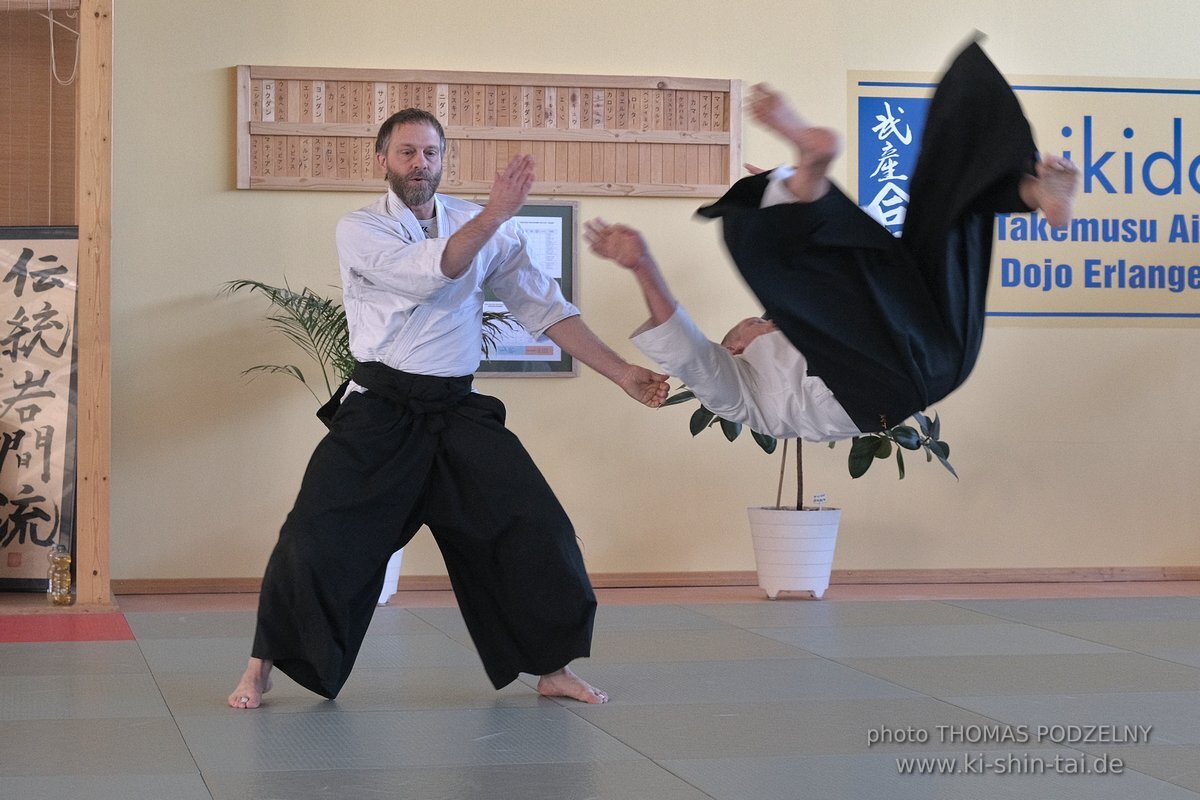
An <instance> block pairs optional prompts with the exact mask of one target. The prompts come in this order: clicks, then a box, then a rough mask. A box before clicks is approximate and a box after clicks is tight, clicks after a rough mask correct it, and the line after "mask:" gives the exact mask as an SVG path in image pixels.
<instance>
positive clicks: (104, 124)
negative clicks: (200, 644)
mask: <svg viewBox="0 0 1200 800" xmlns="http://www.w3.org/2000/svg"><path fill="white" fill-rule="evenodd" d="M113 3H114V0H82V2H81V3H80V8H79V35H80V61H79V89H78V103H79V113H78V115H77V118H76V145H77V148H78V149H77V157H78V169H77V172H76V175H77V178H78V180H77V187H78V205H77V208H78V215H77V218H78V221H79V295H78V303H79V308H78V316H77V321H76V335H77V336H78V346H79V350H78V353H79V361H78V373H77V380H78V395H77V397H78V448H77V452H78V457H77V483H76V494H75V497H76V518H75V519H76V528H75V529H76V534H75V551H76V573H75V574H76V592H77V594H76V602H77V604H78V605H79V606H82V607H87V606H108V605H111V604H112V591H111V585H110V572H109V525H110V505H109V472H110V463H109V462H110V454H111V450H112V413H111V412H112V391H111V383H110V382H111V377H112V368H111V367H112V356H111V354H112V348H111V311H110V302H109V301H110V293H111V266H112V263H111V261H112V55H113Z"/></svg>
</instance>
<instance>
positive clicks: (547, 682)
mask: <svg viewBox="0 0 1200 800" xmlns="http://www.w3.org/2000/svg"><path fill="white" fill-rule="evenodd" d="M537 690H538V694H540V695H542V696H543V697H566V698H569V699H571V700H578V701H579V702H581V703H591V704H593V705H595V704H599V703H607V702H608V693H607V692H603V691H601V690H599V689H597V688H596V687H594V686H592V685H591V684H590V683H588V682H587V681H585V680H584V679H583V678H581V677H579V676H578V675H576V674H575V673H574V672H572V671H571V669H570V667H563V668H562V669H560V670H559V671H558V672H551V673H549V674H547V675H543V676H542V677H541V678H539V679H538V684H537Z"/></svg>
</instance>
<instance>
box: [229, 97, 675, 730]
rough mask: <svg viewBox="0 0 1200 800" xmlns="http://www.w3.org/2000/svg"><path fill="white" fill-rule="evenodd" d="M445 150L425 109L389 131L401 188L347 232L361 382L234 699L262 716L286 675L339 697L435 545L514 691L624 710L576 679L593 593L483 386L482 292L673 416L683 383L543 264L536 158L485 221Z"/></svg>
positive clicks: (273, 562) (500, 186)
mask: <svg viewBox="0 0 1200 800" xmlns="http://www.w3.org/2000/svg"><path fill="white" fill-rule="evenodd" d="M445 151H446V138H445V133H444V131H443V130H442V126H441V125H440V124H439V123H438V120H437V118H436V117H434V116H433V115H431V114H429V113H428V112H426V111H422V110H419V109H415V108H409V109H405V110H403V111H400V112H398V113H396V114H394V115H393V116H392V117H390V118H389V119H388V120H387V121H386V122H384V123H383V125H382V126H381V127H380V129H379V135H378V136H377V137H376V141H375V157H376V160H377V162H378V163H379V165H380V166H381V167H382V168H383V169H384V170H385V172H386V178H387V183H388V187H389V190H388V192H387V194H385V195H383V196H382V197H380V198H379V199H378V200H376V201H375V202H374V203H372V204H371V205H369V206H367V207H365V208H362V209H359V210H358V211H354V212H351V213H350V214H347V215H346V216H345V217H343V218H342V220H341V221H340V222H339V223H338V226H337V234H336V239H337V249H338V257H339V260H340V262H341V273H342V288H343V302H344V305H345V308H346V319H347V322H348V324H349V329H350V350H351V352H352V353H353V355H354V357H355V359H356V361H357V362H358V364H357V367H356V369H355V371H354V374H353V377H352V379H351V380H350V381H348V382H347V385H346V386H345V387H344V389H343V390H342V391H339V393H338V394H337V396H336V397H335V399H334V400H333V401H332V402H331V404H330V406H331V407H327V408H326V409H324V411H325V412H326V413H325V416H324V418H325V419H326V420H327V423H328V424H329V426H330V430H329V433H328V434H327V435H326V436H325V438H324V439H322V441H321V442H320V444H318V445H317V449H316V451H315V452H314V453H313V456H312V459H311V461H310V462H309V466H308V470H307V472H306V473H305V476H304V480H303V483H302V484H301V487H300V493H299V496H298V497H297V499H296V504H295V506H294V508H293V509H292V511H291V513H290V514H289V515H288V518H287V520H286V521H285V523H284V525H283V528H282V530H281V531H280V534H279V541H278V543H277V544H276V546H275V549H274V551H273V552H272V554H271V559H270V561H269V563H268V564H267V569H266V573H265V575H264V577H263V586H262V591H261V594H260V597H259V610H258V625H257V628H256V631H255V637H254V644H253V647H252V649H251V658H250V661H249V663H248V664H247V666H246V670H245V672H244V673H243V675H242V678H241V680H240V682H239V683H238V686H237V688H236V689H235V690H234V691H233V693H232V694H231V695H230V696H229V700H228V702H229V705H230V706H233V707H234V708H257V707H258V706H259V705H260V704H261V702H262V696H263V694H264V693H265V692H266V691H267V690H269V689H270V686H271V671H272V669H273V668H274V667H278V668H279V669H280V670H281V671H283V672H284V673H285V674H287V675H288V676H289V677H291V678H292V679H293V680H295V681H296V682H297V683H299V684H300V685H301V686H304V687H305V688H307V689H309V690H310V691H313V692H316V693H317V694H320V695H322V696H324V697H330V698H332V697H335V696H337V694H338V692H339V691H340V690H341V688H342V685H343V684H344V683H345V681H346V678H347V677H348V676H349V674H350V670H351V668H352V667H353V665H354V661H355V658H356V657H357V655H358V650H359V647H360V646H361V644H362V640H363V637H364V635H365V634H366V630H367V626H368V625H369V624H370V622H371V616H372V614H373V613H374V610H375V606H376V601H377V599H378V597H379V592H380V588H381V586H382V584H383V578H384V571H385V567H386V564H387V560H388V557H389V556H390V555H391V554H392V553H393V552H395V551H396V550H398V549H400V548H401V547H403V546H404V545H405V544H407V543H408V541H409V540H410V539H411V538H412V537H413V535H414V534H415V533H416V532H417V530H418V529H419V528H420V527H421V526H422V525H427V526H428V527H429V529H430V531H431V532H432V534H433V536H434V539H435V540H436V541H437V544H438V547H439V548H440V549H441V551H442V555H443V558H444V559H445V562H446V569H447V572H448V573H449V576H450V582H451V585H452V586H453V588H454V592H455V595H456V597H457V599H458V604H459V608H460V609H461V611H462V615H463V619H464V620H465V622H466V625H467V628H468V630H469V632H470V634H471V638H472V640H473V641H474V644H475V647H476V649H477V651H478V653H479V657H480V660H481V661H482V662H483V666H484V668H485V670H486V672H487V674H488V677H489V678H490V679H491V681H492V683H493V684H494V685H495V686H496V688H497V689H499V688H501V687H503V686H505V685H507V684H509V683H511V682H512V681H513V680H515V679H516V678H517V676H518V675H519V674H520V673H528V674H531V675H537V676H539V679H538V684H537V690H538V691H539V692H540V693H541V694H543V695H548V696H561V697H568V698H573V699H576V700H579V701H582V702H585V703H603V702H605V701H607V699H608V696H607V695H606V694H605V693H604V692H603V691H601V690H599V689H596V688H594V687H592V686H590V685H589V684H588V683H587V682H585V681H583V680H582V679H581V678H579V677H578V676H577V675H575V673H573V672H572V671H571V669H570V668H569V667H568V666H567V665H568V664H569V663H570V662H571V661H573V660H574V659H576V658H581V657H584V656H587V655H589V653H590V647H591V635H592V624H593V618H594V616H595V610H596V598H595V594H594V593H593V591H592V588H591V584H590V582H589V581H588V577H587V573H586V571H585V570H584V566H583V558H582V556H581V554H580V552H579V548H578V545H577V543H576V540H575V532H574V530H573V528H572V526H571V522H570V520H569V519H568V518H567V515H566V512H565V511H564V510H563V508H562V506H561V505H560V504H559V502H558V500H557V499H556V498H555V496H554V493H553V491H552V490H551V489H550V487H549V485H548V484H547V483H546V481H545V479H544V478H543V477H542V474H541V473H540V472H539V470H538V469H537V467H536V466H535V465H534V463H533V460H532V459H531V458H530V456H529V454H528V453H527V452H526V450H525V449H524V447H523V446H522V445H521V443H520V442H519V441H518V440H517V437H516V436H515V435H513V434H512V433H511V432H510V431H509V430H508V429H507V428H505V426H504V416H505V409H504V405H503V404H502V403H501V402H500V401H499V400H497V399H496V398H494V397H488V396H486V395H483V394H479V393H476V392H474V391H472V388H471V380H472V377H473V373H474V372H475V370H476V369H477V368H478V366H479V360H480V346H479V343H480V337H481V335H482V324H483V323H482V319H483V293H484V287H485V286H486V287H487V288H490V289H491V290H492V292H494V293H495V295H496V296H497V297H499V298H500V299H501V300H502V301H504V303H505V304H506V306H507V307H508V310H509V311H510V312H511V313H512V314H513V316H514V317H515V318H516V319H517V320H518V321H519V322H520V323H521V324H522V325H523V326H524V327H525V328H526V329H527V330H528V331H529V332H530V333H532V334H534V335H538V334H541V333H545V335H546V336H548V337H549V338H550V339H551V340H552V341H554V342H555V343H556V344H557V345H558V346H559V347H561V348H562V349H563V350H565V351H566V352H568V353H570V354H571V355H572V356H573V357H575V358H577V359H579V360H580V361H582V362H583V363H584V364H586V365H588V366H589V367H591V368H592V369H595V370H596V371H597V372H599V373H601V374H602V375H604V376H605V377H607V378H608V379H609V380H611V381H613V382H614V383H616V384H617V385H618V386H620V387H621V388H622V389H623V390H624V391H625V392H626V393H627V394H628V395H629V396H631V397H633V398H634V399H635V400H637V401H639V402H641V403H643V404H644V405H647V406H650V407H651V408H654V407H657V406H659V405H661V404H662V402H663V400H664V399H665V398H666V393H667V385H666V382H665V381H666V376H664V375H660V374H657V373H654V372H651V371H650V370H648V369H646V368H644V367H640V366H636V365H632V364H629V363H627V362H626V361H625V360H624V359H622V358H621V357H620V356H618V355H617V354H616V353H615V352H613V351H612V350H611V349H610V348H609V347H607V346H606V345H605V344H604V343H603V342H601V341H600V340H599V339H598V338H597V337H596V335H595V334H593V333H592V331H591V330H590V329H589V328H588V327H587V325H586V324H585V323H584V322H583V320H582V319H581V318H580V316H579V309H577V308H576V307H575V306H573V305H572V304H571V303H569V302H567V300H566V299H565V298H564V297H563V295H562V292H561V291H560V289H559V287H558V284H557V283H556V282H555V281H554V280H552V279H551V278H549V277H548V276H547V275H545V274H544V273H543V272H542V271H541V270H539V269H538V268H537V267H536V266H534V264H533V263H532V262H531V261H530V259H529V255H528V253H527V247H526V242H525V238H524V236H523V235H522V234H521V231H520V227H519V226H518V225H517V224H516V223H515V222H514V221H513V220H512V217H513V215H514V214H516V213H517V211H518V210H519V209H520V208H521V206H522V205H523V204H524V203H525V200H526V198H527V197H528V194H529V191H530V188H531V187H532V185H533V180H534V163H533V159H532V158H531V157H530V156H528V155H520V156H517V157H516V158H514V159H513V160H512V162H511V163H509V165H508V166H507V167H506V168H505V169H504V170H503V171H502V172H500V173H498V174H497V176H496V179H495V181H494V183H493V185H492V188H491V192H490V195H489V198H488V203H487V206H486V207H483V208H481V207H480V206H478V205H476V204H474V203H470V202H467V201H465V200H460V199H457V198H453V197H448V196H445V195H440V194H437V188H438V184H439V183H440V181H441V177H442V159H443V156H444V155H445Z"/></svg>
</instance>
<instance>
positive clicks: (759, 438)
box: [750, 431, 779, 453]
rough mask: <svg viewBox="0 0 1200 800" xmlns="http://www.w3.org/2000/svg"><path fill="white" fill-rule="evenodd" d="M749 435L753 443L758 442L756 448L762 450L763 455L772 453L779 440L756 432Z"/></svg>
mask: <svg viewBox="0 0 1200 800" xmlns="http://www.w3.org/2000/svg"><path fill="white" fill-rule="evenodd" d="M750 435H751V436H752V437H754V441H756V442H758V446H759V447H761V448H762V450H763V452H764V453H774V452H775V447H776V445H778V444H779V440H778V439H776V438H775V437H774V436H768V435H766V434H765V433H759V432H758V431H750Z"/></svg>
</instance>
